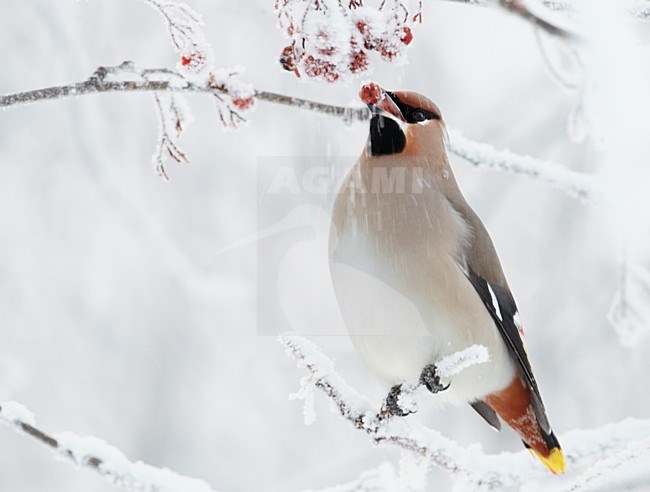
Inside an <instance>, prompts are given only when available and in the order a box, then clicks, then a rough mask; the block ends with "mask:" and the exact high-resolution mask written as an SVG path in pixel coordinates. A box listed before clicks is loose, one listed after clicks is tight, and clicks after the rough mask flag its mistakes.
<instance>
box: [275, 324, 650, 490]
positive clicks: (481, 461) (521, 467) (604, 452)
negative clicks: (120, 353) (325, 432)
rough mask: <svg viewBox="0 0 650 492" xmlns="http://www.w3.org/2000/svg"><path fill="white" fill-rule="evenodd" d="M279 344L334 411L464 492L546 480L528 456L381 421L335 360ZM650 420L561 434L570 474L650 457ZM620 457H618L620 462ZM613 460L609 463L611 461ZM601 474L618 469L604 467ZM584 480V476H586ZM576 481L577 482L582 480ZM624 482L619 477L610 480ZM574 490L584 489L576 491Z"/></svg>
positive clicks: (286, 338) (290, 341)
mask: <svg viewBox="0 0 650 492" xmlns="http://www.w3.org/2000/svg"><path fill="white" fill-rule="evenodd" d="M279 340H280V342H281V343H282V344H283V345H284V346H285V348H286V349H287V352H288V354H289V355H290V356H291V357H292V358H294V359H295V360H296V361H297V362H298V366H299V367H302V368H305V369H306V370H307V372H308V380H309V381H310V383H311V384H312V385H313V387H315V388H317V389H319V390H320V391H322V392H323V393H325V395H326V396H327V397H328V398H329V399H330V401H331V402H332V403H333V404H334V407H335V408H336V409H337V410H338V412H339V413H340V414H341V416H343V418H345V419H346V420H348V421H349V422H350V423H352V424H353V425H354V427H355V428H357V429H359V430H362V431H364V432H366V434H368V435H369V436H370V437H371V439H372V440H373V441H374V442H376V443H386V444H390V445H393V446H396V447H399V448H401V449H402V450H404V451H406V452H408V453H411V454H413V455H415V456H417V457H420V458H423V459H426V460H427V461H429V462H430V463H432V464H435V465H436V466H438V467H439V468H441V469H443V470H445V471H447V472H449V473H451V474H453V475H454V478H455V479H456V480H459V481H460V483H462V484H463V485H464V486H465V488H466V489H468V490H493V489H500V488H506V487H517V486H521V485H522V484H524V483H527V482H529V481H530V480H536V479H542V478H548V474H547V472H546V470H544V469H543V467H542V466H540V465H539V463H536V462H535V461H533V459H531V457H530V455H529V454H528V452H526V451H525V450H522V451H520V452H518V453H501V454H498V455H487V454H484V453H483V452H482V451H480V450H479V449H477V447H476V446H471V447H468V448H465V447H463V446H461V445H459V444H458V443H456V442H454V441H453V440H451V439H448V438H446V437H444V436H443V435H441V434H440V433H439V432H437V431H435V430H432V429H428V428H426V427H424V426H422V425H421V424H419V423H418V422H416V421H409V420H408V419H405V418H401V417H390V418H382V417H381V416H380V415H379V413H378V412H377V410H376V407H377V406H376V405H373V404H372V403H371V402H370V401H369V400H368V399H367V398H366V397H364V396H361V395H360V394H359V393H358V392H357V391H356V390H355V389H354V388H352V387H351V386H350V385H348V383H346V382H345V380H344V379H343V378H342V377H341V376H340V375H339V374H338V373H337V372H336V370H335V367H334V362H333V361H332V360H331V359H330V358H328V357H327V356H325V355H324V354H323V353H322V352H321V351H320V350H319V349H318V348H317V347H316V345H314V344H313V343H312V342H310V341H308V340H307V339H305V338H304V337H301V336H297V335H282V336H281V337H280V339H279ZM648 440H650V420H635V419H627V420H624V421H622V422H620V423H617V424H609V425H606V426H604V427H601V428H598V429H591V430H574V431H570V432H567V433H565V434H563V435H562V437H561V441H562V443H563V444H564V449H565V455H566V459H567V462H568V465H569V472H571V470H576V469H579V468H581V467H587V466H591V465H593V464H594V463H595V462H596V461H598V460H600V459H603V458H604V457H609V456H619V453H625V452H627V451H626V450H627V449H630V448H631V449H635V450H637V451H635V452H636V453H637V454H636V455H635V456H637V455H638V456H644V457H647V456H648V455H649V454H650V453H649V452H648V451H649V450H648V449H647V442H648ZM623 456H624V455H620V456H619V458H618V459H619V460H620V459H622V457H623ZM614 462H617V461H616V460H613V463H614ZM605 468H606V470H605V471H603V472H602V474H603V475H609V470H610V469H611V470H614V469H616V468H617V467H616V466H611V467H610V468H607V467H605ZM585 473H586V475H585V477H588V473H591V472H589V471H588V472H585ZM585 477H582V476H581V477H580V478H579V480H583V478H584V479H586V478H585ZM610 478H611V479H612V480H619V483H620V482H621V481H623V480H624V477H618V478H616V477H610ZM575 490H583V489H579V488H576V489H575Z"/></svg>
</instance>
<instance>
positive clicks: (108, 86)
mask: <svg viewBox="0 0 650 492" xmlns="http://www.w3.org/2000/svg"><path fill="white" fill-rule="evenodd" d="M217 74H218V75H215V76H214V77H211V78H210V79H208V80H207V81H206V82H202V83H197V82H192V81H189V80H187V79H186V78H185V77H184V76H183V75H182V74H180V73H179V72H177V71H174V70H169V69H141V68H139V67H137V66H136V65H134V64H133V63H132V62H124V63H122V64H121V65H119V66H117V67H100V68H98V69H97V70H96V71H95V73H94V74H93V75H92V76H91V77H90V78H89V79H88V80H86V81H84V82H78V83H74V84H69V85H63V86H57V87H49V88H46V89H37V90H33V91H27V92H20V93H15V94H7V95H4V96H0V107H2V108H8V107H12V106H18V105H22V104H29V103H35V102H40V101H45V100H50V99H61V98H66V97H76V96H83V95H87V94H98V93H105V92H155V93H156V94H157V99H156V103H157V108H158V112H159V115H160V122H161V125H160V126H161V130H160V138H159V143H158V147H157V150H156V153H155V154H154V163H155V166H156V170H157V172H158V173H159V174H160V175H161V176H163V178H164V177H166V173H165V171H164V161H163V159H164V157H165V156H166V155H170V156H171V157H172V158H173V159H174V160H176V161H177V162H183V161H185V160H186V155H185V153H184V152H183V151H182V149H181V147H180V146H179V145H178V140H177V139H178V136H179V135H180V131H181V130H183V129H185V127H186V126H187V124H188V123H189V121H190V117H189V115H188V114H187V111H186V110H185V109H184V108H185V103H184V101H183V100H182V99H178V98H172V99H167V98H165V99H163V98H162V97H161V94H162V93H172V95H174V96H178V94H181V93H206V94H212V95H213V96H215V98H216V99H217V100H218V102H219V103H220V104H219V105H218V110H219V114H220V119H221V121H222V123H223V124H224V125H225V126H227V127H231V126H235V125H237V124H238V123H240V122H243V121H245V118H244V116H243V114H242V113H243V112H244V111H246V110H248V109H250V107H251V106H252V100H253V99H257V100H260V101H265V102H269V103H273V104H280V105H283V106H289V107H294V108H298V109H303V110H306V111H313V112H317V113H321V114H326V115H330V116H334V117H337V118H341V119H342V120H343V121H344V122H346V123H348V124H349V123H352V122H359V121H367V120H368V119H369V112H368V110H367V109H366V108H364V107H345V106H335V105H331V104H325V103H320V102H316V101H310V100H308V99H301V98H298V97H291V96H286V95H283V94H276V93H273V92H267V91H261V90H254V89H253V88H252V87H250V88H248V89H247V90H248V91H249V93H250V94H252V95H251V96H246V97H242V95H241V90H240V88H239V87H238V85H237V84H236V83H233V82H232V79H233V76H234V73H233V72H227V71H223V72H221V71H217ZM233 86H234V87H233ZM449 135H450V140H451V142H450V145H449V150H450V151H451V152H452V153H454V154H456V155H458V156H459V157H462V158H464V159H466V160H467V161H469V162H470V163H471V164H473V165H475V166H478V167H484V168H486V169H491V170H497V171H506V172H509V173H511V174H516V175H521V176H526V177H528V178H532V179H535V180H538V181H541V182H543V183H545V184H547V185H550V186H553V187H555V188H558V189H561V190H562V191H564V192H565V193H567V194H569V195H570V196H572V197H574V198H579V199H581V200H583V201H588V202H596V203H597V202H599V201H600V200H602V198H603V190H601V189H600V187H599V186H598V185H597V182H596V180H595V179H594V178H593V177H591V176H589V175H587V174H583V173H579V172H576V171H571V170H569V169H567V168H565V167H564V166H561V165H559V164H555V163H552V162H545V161H540V160H537V159H534V158H532V157H529V156H525V155H518V154H515V153H513V152H510V151H509V150H497V149H495V148H494V147H492V146H491V145H489V144H485V143H480V142H475V141H472V140H470V139H468V138H466V137H464V136H463V135H462V134H461V133H460V132H458V131H454V130H450V131H449Z"/></svg>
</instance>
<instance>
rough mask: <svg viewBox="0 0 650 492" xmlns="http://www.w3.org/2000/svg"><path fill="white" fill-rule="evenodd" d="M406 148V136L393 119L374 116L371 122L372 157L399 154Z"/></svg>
mask: <svg viewBox="0 0 650 492" xmlns="http://www.w3.org/2000/svg"><path fill="white" fill-rule="evenodd" d="M404 147H406V135H404V132H403V131H402V129H401V128H400V126H399V123H397V122H396V121H395V120H393V119H392V118H387V117H385V116H380V115H377V114H376V115H374V116H373V117H372V119H371V120H370V155H372V156H380V155H391V154H399V153H400V152H402V151H403V150H404Z"/></svg>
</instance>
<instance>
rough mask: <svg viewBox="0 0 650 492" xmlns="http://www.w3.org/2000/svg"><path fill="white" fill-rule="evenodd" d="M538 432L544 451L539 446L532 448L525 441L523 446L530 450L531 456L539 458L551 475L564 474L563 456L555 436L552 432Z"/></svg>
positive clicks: (564, 463)
mask: <svg viewBox="0 0 650 492" xmlns="http://www.w3.org/2000/svg"><path fill="white" fill-rule="evenodd" d="M540 432H541V434H542V437H543V440H544V442H545V444H546V450H544V449H540V447H539V446H535V447H532V446H530V445H529V444H528V443H526V442H525V441H524V445H525V446H526V447H527V448H528V449H529V450H530V452H531V453H532V454H533V456H536V457H537V458H539V460H540V461H541V462H542V463H543V464H544V466H545V467H546V468H548V469H549V470H550V471H551V472H552V473H553V474H555V475H557V474H559V473H564V471H565V470H566V462H565V461H564V454H563V453H562V448H561V447H560V443H559V442H558V440H557V438H556V437H555V434H553V431H551V432H550V433H549V434H546V433H545V432H544V431H541V429H540ZM545 434H546V435H545Z"/></svg>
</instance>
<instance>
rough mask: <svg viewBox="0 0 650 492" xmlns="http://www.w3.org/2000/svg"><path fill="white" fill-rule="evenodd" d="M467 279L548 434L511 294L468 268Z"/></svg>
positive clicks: (541, 424)
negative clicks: (480, 301)
mask: <svg viewBox="0 0 650 492" xmlns="http://www.w3.org/2000/svg"><path fill="white" fill-rule="evenodd" d="M468 279H469V281H470V282H471V284H472V285H473V286H474V289H475V290H476V292H477V293H478V295H479V297H480V298H481V300H482V301H483V304H484V305H485V308H486V309H487V310H488V312H489V313H490V316H492V319H493V320H494V324H495V325H496V326H497V328H498V329H499V333H501V336H502V337H503V340H504V341H505V342H506V346H507V347H508V352H509V353H510V354H511V356H512V357H513V359H514V360H515V361H516V362H517V364H518V366H519V368H520V369H521V374H522V376H523V377H524V381H525V382H526V384H527V386H528V387H529V389H530V390H531V403H532V405H533V411H534V412H535V416H536V417H537V420H538V422H539V425H540V427H541V428H542V429H543V430H544V431H545V432H547V433H548V432H551V426H550V424H549V422H548V418H547V417H546V411H545V409H544V404H543V403H542V397H541V395H540V393H539V388H538V387H537V381H536V380H535V375H534V374H533V369H532V367H531V365H530V361H529V360H528V354H526V349H525V348H524V342H523V340H522V338H521V334H522V331H521V325H520V324H519V316H518V312H517V305H516V304H515V301H514V299H513V298H512V295H511V294H510V292H509V291H508V290H506V289H504V288H503V287H501V286H499V285H496V284H491V283H490V282H488V281H487V280H485V279H484V278H483V277H481V276H479V275H477V274H476V273H474V271H473V270H471V269H470V270H469V272H468Z"/></svg>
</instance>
